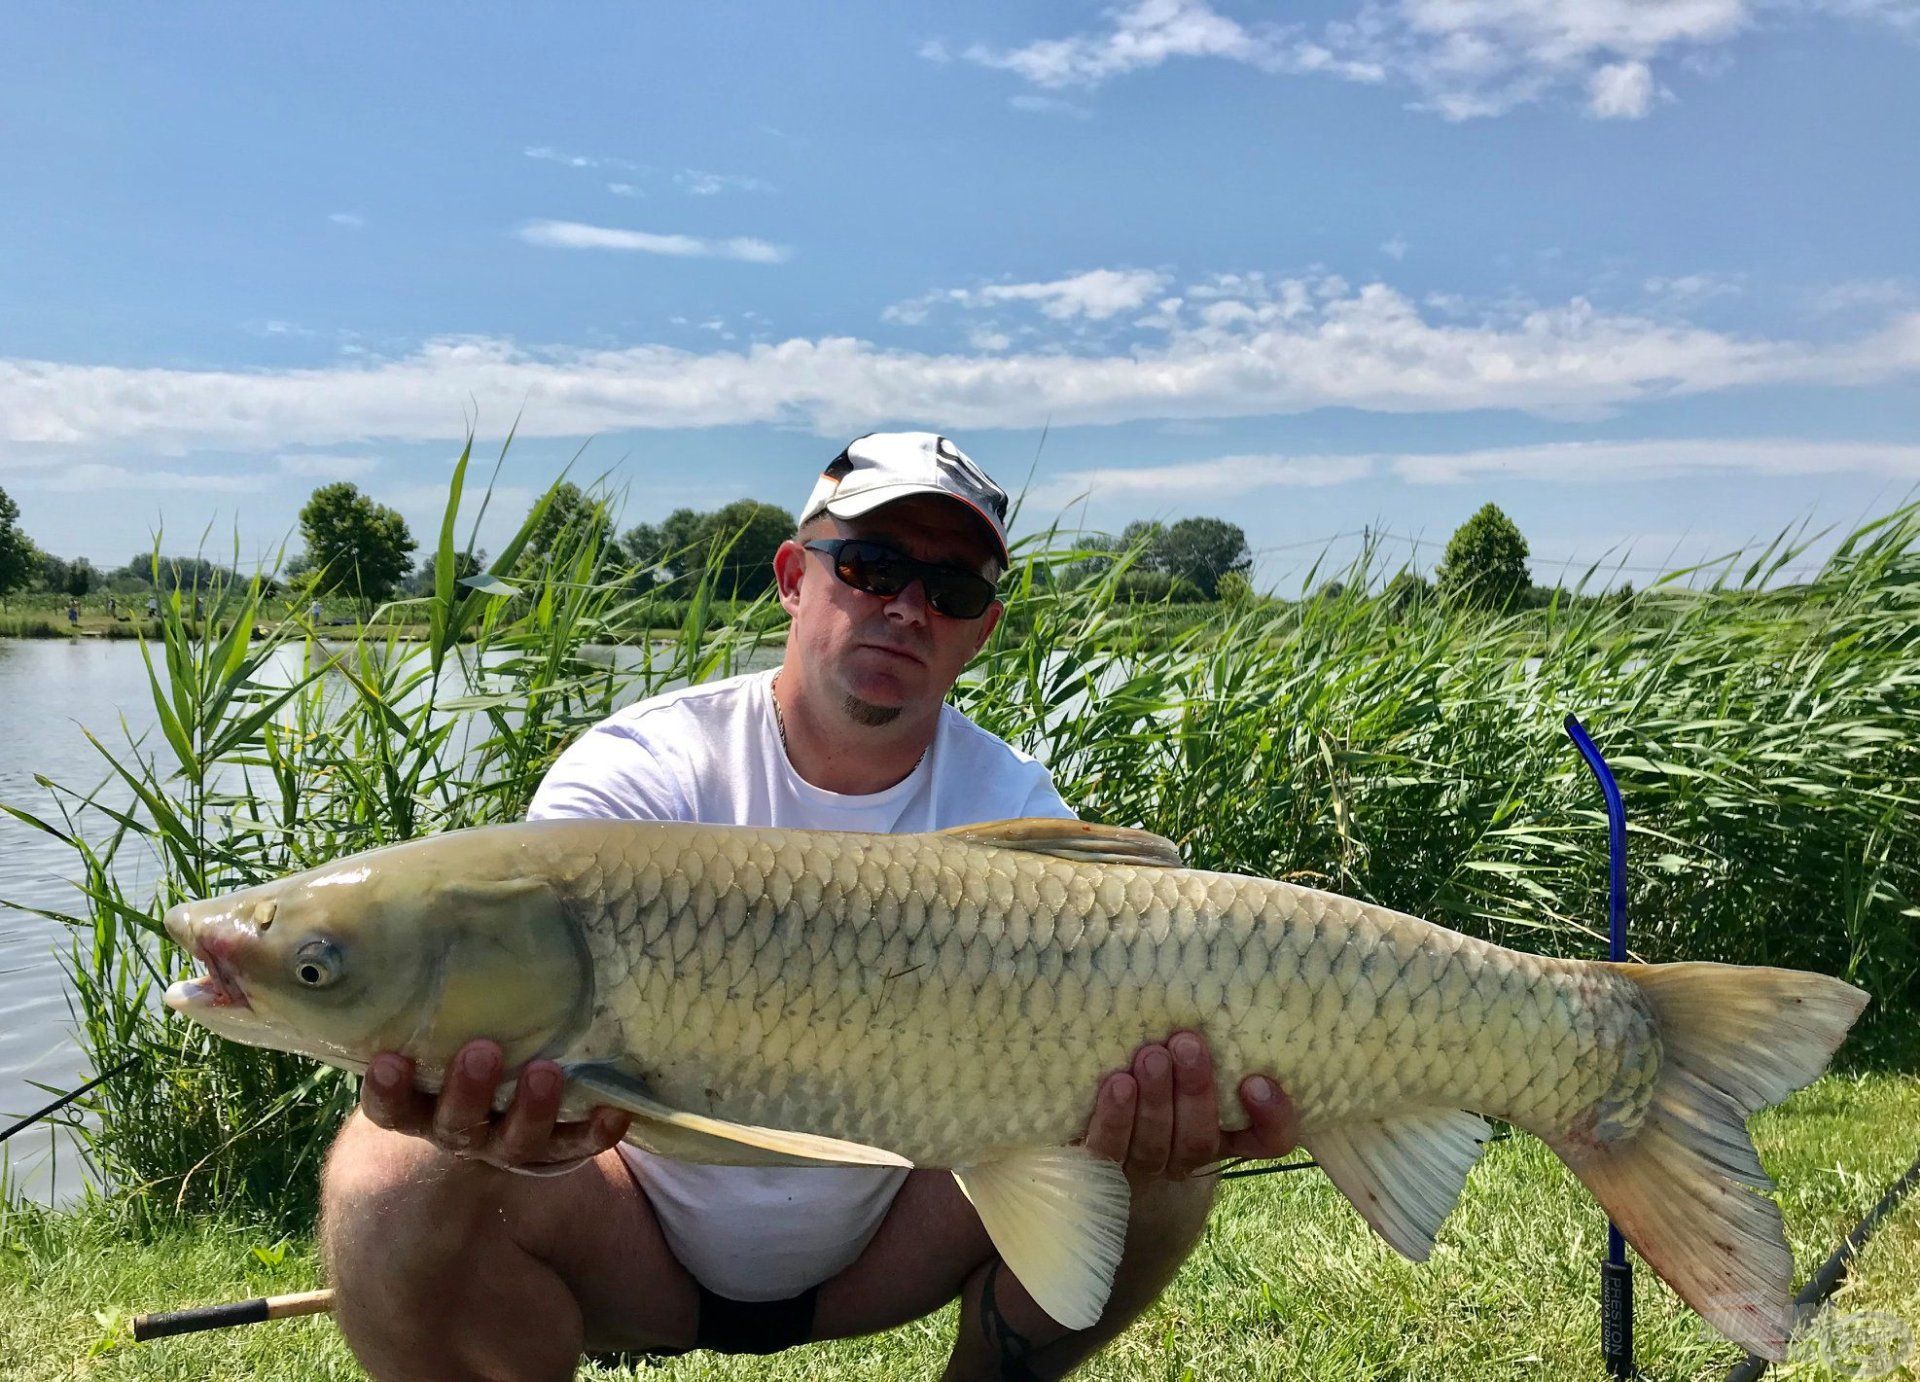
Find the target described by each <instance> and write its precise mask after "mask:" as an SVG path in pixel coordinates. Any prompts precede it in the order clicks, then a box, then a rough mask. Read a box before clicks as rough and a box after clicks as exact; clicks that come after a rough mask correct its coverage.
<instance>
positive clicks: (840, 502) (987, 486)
mask: <svg viewBox="0 0 1920 1382" xmlns="http://www.w3.org/2000/svg"><path fill="white" fill-rule="evenodd" d="M914 494H938V495H944V496H945V497H947V498H949V499H957V500H959V501H960V502H961V503H962V504H965V505H966V506H967V507H968V508H970V509H972V510H973V511H974V513H976V514H978V515H979V516H980V518H982V519H983V520H985V522H986V525H987V527H988V528H989V529H991V530H992V532H993V541H994V547H995V551H994V555H995V556H997V557H999V559H1000V564H1001V565H1002V566H1006V565H1008V564H1009V558H1008V555H1007V492H1006V491H1005V490H1003V489H1001V488H1000V486H998V485H996V484H995V483H994V482H993V481H992V480H991V479H989V478H988V476H987V472H986V471H984V470H982V469H981V468H980V467H979V466H977V465H975V464H974V463H973V462H972V461H971V460H969V459H968V458H967V455H966V453H965V452H963V451H962V450H961V449H960V448H959V447H957V446H955V445H954V444H953V443H952V442H950V441H948V440H947V439H946V438H945V437H942V436H938V435H936V434H934V433H932V432H869V433H867V434H866V435H865V436H864V437H855V438H854V439H853V440H852V441H850V442H848V443H847V449H846V450H844V451H842V452H841V453H840V454H839V455H838V456H835V457H834V458H833V459H832V460H831V461H830V462H828V463H827V468H826V470H825V471H824V472H822V474H821V476H820V479H819V482H818V483H816V484H815V485H814V487H813V493H812V494H809V495H808V496H807V503H806V507H805V508H803V509H801V510H800V521H801V522H802V523H805V522H807V521H808V520H809V519H811V518H814V517H817V516H818V515H819V514H821V513H830V514H832V515H833V516H834V517H835V518H858V517H859V516H860V515H861V514H863V513H871V512H872V511H873V510H875V509H877V508H879V507H880V506H881V505H882V504H891V503H892V502H893V501H894V500H896V499H905V498H907V497H908V496H909V495H914Z"/></svg>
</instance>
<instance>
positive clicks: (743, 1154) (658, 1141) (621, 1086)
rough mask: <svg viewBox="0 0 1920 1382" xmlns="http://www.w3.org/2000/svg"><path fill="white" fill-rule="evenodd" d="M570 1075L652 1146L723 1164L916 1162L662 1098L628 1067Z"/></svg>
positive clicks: (603, 1066)
mask: <svg viewBox="0 0 1920 1382" xmlns="http://www.w3.org/2000/svg"><path fill="white" fill-rule="evenodd" d="M566 1071H567V1078H568V1079H570V1080H572V1081H573V1082H574V1083H575V1084H576V1085H578V1086H579V1087H580V1088H581V1089H583V1090H585V1091H587V1092H588V1093H590V1094H591V1095H592V1096H593V1097H594V1098H595V1099H596V1100H597V1101H599V1102H600V1103H603V1104H605V1105H607V1106H608V1107H610V1108H618V1109H624V1110H626V1111H627V1112H628V1113H631V1114H632V1115H633V1116H634V1119H635V1122H636V1125H637V1126H636V1127H635V1129H634V1135H635V1136H636V1140H637V1141H640V1142H641V1143H642V1144H643V1145H645V1146H646V1147H647V1148H648V1149H649V1150H651V1151H655V1152H658V1153H660V1154H661V1155H662V1156H672V1157H678V1158H680V1159H682V1160H685V1161H700V1162H706V1163H708V1164H710V1165H720V1166H902V1167H907V1166H912V1165H913V1163H912V1162H910V1161H908V1160H907V1159H906V1158H905V1157H903V1156H901V1155H899V1154H898V1153H897V1152H889V1151H887V1150H885V1149H884V1148H881V1147H869V1146H866V1145H865V1144H863V1143H859V1142H848V1141H845V1140H843V1139H841V1138H838V1137H822V1136H820V1135H819V1134H817V1133H807V1132H791V1131H789V1130H787V1129H785V1128H761V1127H755V1126H754V1125H752V1124H750V1123H730V1122H728V1121H727V1120H726V1119H724V1118H712V1117H709V1116H708V1115H706V1114H704V1113H689V1112H687V1111H686V1110H685V1109H677V1108H673V1107H671V1106H670V1105H667V1104H663V1103H661V1102H660V1101H659V1100H658V1099H656V1098H655V1097H654V1096H653V1094H652V1093H651V1092H650V1091H649V1090H648V1089H647V1086H646V1082H645V1081H643V1080H642V1079H641V1078H640V1077H639V1076H638V1075H636V1074H634V1073H633V1072H632V1071H630V1070H627V1069H625V1068H624V1067H622V1066H620V1065H618V1064H613V1063H608V1062H593V1063H587V1064H581V1065H570V1066H568V1067H566Z"/></svg>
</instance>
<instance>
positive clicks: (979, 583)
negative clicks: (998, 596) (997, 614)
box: [926, 571, 993, 619]
mask: <svg viewBox="0 0 1920 1382" xmlns="http://www.w3.org/2000/svg"><path fill="white" fill-rule="evenodd" d="M926 588H927V603H928V604H930V605H932V606H933V607H934V609H936V610H938V611H939V612H940V613H941V614H944V615H946V616H947V617H948V618H949V619H978V618H979V617H980V616H981V615H982V614H985V613H986V611H987V606H988V605H990V604H992V603H993V587H992V586H991V585H989V584H988V583H987V581H986V580H985V579H984V578H983V577H980V576H969V575H968V574H966V573H965V572H964V571H940V572H931V571H930V572H928V573H927V577H926Z"/></svg>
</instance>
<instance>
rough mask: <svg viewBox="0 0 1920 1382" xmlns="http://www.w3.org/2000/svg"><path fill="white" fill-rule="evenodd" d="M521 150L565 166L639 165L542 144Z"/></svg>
mask: <svg viewBox="0 0 1920 1382" xmlns="http://www.w3.org/2000/svg"><path fill="white" fill-rule="evenodd" d="M521 152H523V153H524V154H526V156H527V157H528V158H532V159H538V160H540V161H541V162H543V163H558V164H560V165H561V166H563V167H567V168H626V169H634V168H638V167H639V166H640V165H639V164H637V163H635V162H633V161H632V160H630V159H625V158H607V157H593V156H589V155H587V154H569V153H562V152H561V151H560V150H558V149H554V148H549V147H548V146H547V145H544V144H540V145H535V146H533V147H530V148H527V149H523V150H522V151H521Z"/></svg>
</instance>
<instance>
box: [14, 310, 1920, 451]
mask: <svg viewBox="0 0 1920 1382" xmlns="http://www.w3.org/2000/svg"><path fill="white" fill-rule="evenodd" d="M1063 281H1065V280H1063ZM1236 286H1237V287H1238V289H1239V291H1240V292H1241V293H1242V296H1240V297H1238V298H1235V299H1231V301H1233V302H1236V303H1238V304H1240V306H1241V307H1242V308H1243V309H1244V310H1243V311H1242V312H1240V313H1238V314H1236V319H1234V320H1229V321H1219V322H1209V321H1196V322H1188V321H1185V320H1175V321H1174V322H1173V324H1172V325H1171V326H1169V327H1168V328H1167V329H1166V330H1165V332H1164V334H1163V336H1162V337H1161V338H1159V339H1148V340H1142V341H1139V342H1135V343H1133V344H1131V345H1130V346H1129V347H1128V348H1127V349H1125V350H1124V351H1113V350H1109V351H1106V352H1105V353H1098V352H1088V353H1084V354H1073V353H1068V352H1066V351H1063V350H1061V349H1059V348H1058V346H1057V345H1056V344H1054V343H1051V342H1047V341H1044V340H1042V341H1040V342H1039V343H1038V344H1036V345H1035V346H1034V347H1032V348H1028V349H1022V350H1020V351H1018V352H1011V353H1005V354H981V353H977V352H975V353H962V352H953V353H945V354H941V353H927V352H920V351H913V350H906V349H898V348H889V347H884V346H879V345H875V344H873V343H870V342H867V341H863V340H858V339H854V338H850V337H839V336H834V337H823V338H819V339H804V338H794V339H788V340H784V341H779V342H776V343H757V344H753V345H750V346H747V347H745V348H716V349H713V350H710V351H705V352H701V351H688V350H679V349H674V348H670V347H668V346H665V345H658V344H648V345H638V346H632V347H627V348H621V349H586V348H567V347H543V348H532V347H522V346H519V345H516V344H515V343H513V342H510V341H505V340H497V339H488V338H449V339H440V340H434V341H429V342H427V343H426V344H425V345H423V346H421V347H419V348H418V349H417V350H414V351H412V352H411V353H409V354H407V355H405V356H402V357H399V358H380V357H376V356H372V355H367V356H361V357H355V358H353V359H351V360H346V361H341V362H338V363H335V364H331V365H328V366H324V367H307V368H293V369H283V370H255V369H249V370H188V369H162V368H153V369H141V368H129V367H125V366H115V365H84V364H67V363H61V362H54V361H45V360H23V359H0V460H4V459H6V458H7V457H8V456H10V455H13V454H25V453H27V452H29V451H31V450H35V449H39V450H48V449H59V450H70V449H73V448H79V447H96V448H97V447H100V446H106V445H138V446H141V447H143V448H145V449H147V450H148V451H162V450H166V449H169V448H171V449H174V450H187V449H191V448H196V447H205V448H214V447H219V448H226V449H231V450H275V449H279V448H292V447H300V448H323V447H329V446H355V445H365V444H366V443H367V441H369V440H370V439H374V438H390V439H396V440H400V439H433V440H443V439H445V438H447V437H449V436H452V435H456V434H457V433H458V432H459V431H460V430H461V417H462V411H461V410H462V408H463V407H464V406H466V405H467V404H468V403H469V401H470V400H475V399H477V400H479V401H480V403H481V406H482V407H483V408H487V409H494V408H498V409H500V410H503V411H514V412H522V411H523V412H524V417H523V421H522V423H521V430H522V432H523V434H526V435H538V436H582V435H586V434H589V433H594V432H605V431H618V430H624V429H635V428H671V427H706V426H719V425H751V424H755V423H774V424H779V425H784V426H798V427H806V428H811V429H813V430H815V431H817V432H819V433H821V434H823V435H828V436H831V435H835V434H838V433H842V432H849V431H854V430H861V429H865V428H872V427H876V426H883V425H886V424H888V423H893V422H901V421H925V420H927V419H939V420H940V424H941V425H942V426H945V427H950V428H953V429H956V430H958V429H963V428H976V429H977V428H986V427H1029V426H1039V425H1041V424H1043V423H1045V422H1047V421H1048V420H1049V419H1051V420H1052V422H1053V424H1054V425H1055V426H1071V425H1084V424H1100V423H1119V422H1128V421H1136V420H1146V419H1155V420H1165V419H1180V418H1185V419H1197V418H1230V417H1259V416H1273V415H1283V414H1291V413H1299V412H1304V411H1307V410H1311V409H1316V408H1324V407H1344V408H1354V409H1361V410H1366V411H1373V412H1385V413H1422V412H1455V411H1462V410H1469V409H1510V410H1519V411H1525V412H1530V413H1534V414H1538V415H1543V416H1551V417H1560V418H1572V417H1593V416H1598V415H1603V414H1606V413H1609V412H1614V411H1617V410H1619V409H1621V408H1624V407H1628V406H1630V405H1632V404H1634V403H1636V402H1639V401H1642V400H1650V399H1665V398H1674V397H1684V396H1688V395H1697V394H1705V393H1714V392H1718V391H1723V390H1729V389H1738V388H1746V387H1757V386H1775V385H1784V384H1795V385H1823V386H1832V387H1847V386H1856V385H1870V384H1876V383H1881V382H1884V381H1887V380H1891V379H1899V378H1911V377H1913V376H1915V375H1916V374H1920V312H1909V313H1907V314H1905V315H1900V316H1894V317H1892V318H1890V319H1888V320H1887V321H1886V322H1885V323H1884V324H1883V325H1882V326H1880V327H1879V328H1878V329H1875V330H1872V331H1869V332H1867V333H1866V334H1864V335H1858V336H1855V337H1852V338H1847V339H1841V340H1837V341H1819V342H1812V341H1799V340H1791V339H1767V338H1758V337H1751V336H1738V335H1733V334H1729V333H1727V332H1723V331H1714V330H1709V329H1706V328H1702V327H1697V326H1691V325H1688V324H1686V323H1684V322H1673V321H1656V320H1652V319H1649V318H1647V317H1644V316H1634V315H1623V314H1615V313H1605V312H1601V311H1599V310H1597V309H1595V308H1594V307H1592V306H1591V305H1589V304H1588V303H1586V302H1584V301H1583V300H1580V299H1574V300H1573V301H1571V302H1568V303H1566V304H1564V305H1561V306H1557V307H1542V308H1531V309H1527V310H1520V311H1512V312H1505V313H1489V314H1486V315H1483V316H1481V317H1480V318H1478V319H1467V318H1463V317H1460V316H1448V317H1445V318H1435V317H1429V316H1427V315H1424V314H1423V312H1422V310H1421V308H1420V307H1419V306H1418V305H1417V304H1415V303H1414V302H1413V301H1412V300H1410V299H1409V298H1407V297H1406V296H1405V295H1403V294H1401V293H1399V292H1397V291H1395V290H1394V289H1393V288H1391V287H1389V286H1387V285H1385V284H1379V283H1373V284H1367V285H1363V286H1360V287H1357V288H1356V287H1351V286H1349V285H1346V284H1344V283H1341V282H1340V281H1339V280H1337V279H1314V280H1299V279H1272V280H1262V279H1258V276H1255V275H1242V276H1240V280H1239V282H1238V283H1237V285H1236ZM1196 296H1197V295H1196ZM1211 301H1213V302H1216V303H1218V302H1220V301H1223V299H1212V300H1211Z"/></svg>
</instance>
